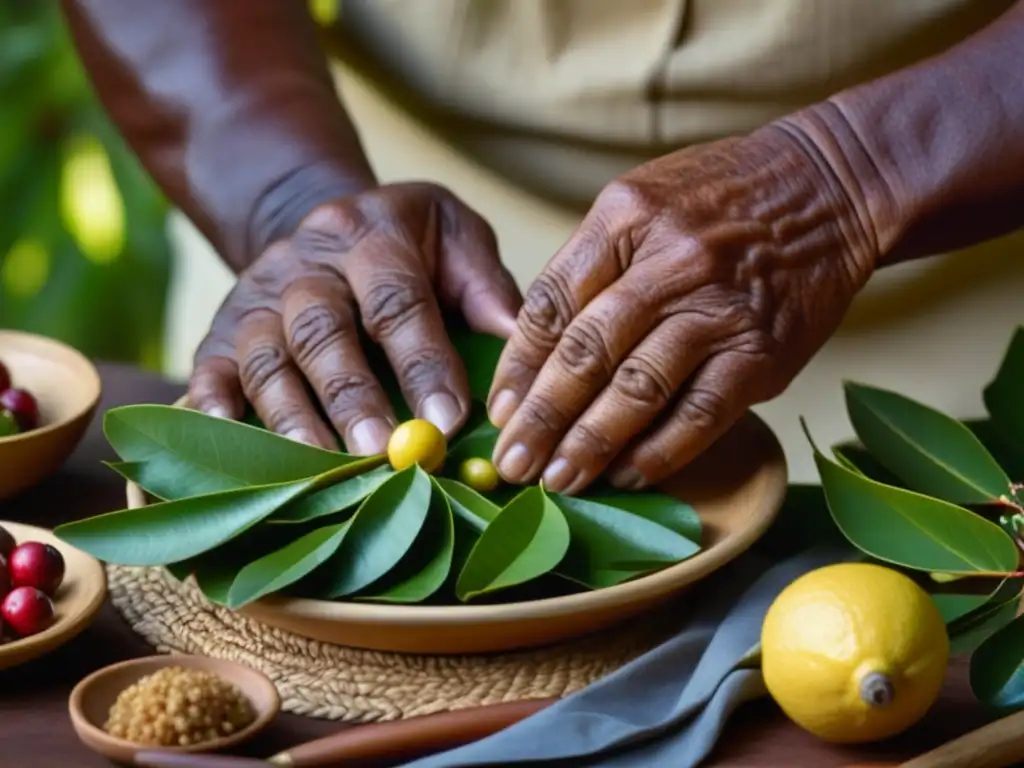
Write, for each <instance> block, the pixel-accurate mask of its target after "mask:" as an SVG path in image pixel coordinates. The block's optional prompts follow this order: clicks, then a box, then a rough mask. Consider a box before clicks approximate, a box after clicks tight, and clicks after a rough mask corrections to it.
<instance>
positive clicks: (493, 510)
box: [437, 477, 501, 532]
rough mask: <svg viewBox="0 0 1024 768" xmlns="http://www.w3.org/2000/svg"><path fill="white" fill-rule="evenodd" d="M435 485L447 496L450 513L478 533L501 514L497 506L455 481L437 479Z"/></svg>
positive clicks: (443, 478) (444, 478) (442, 478)
mask: <svg viewBox="0 0 1024 768" xmlns="http://www.w3.org/2000/svg"><path fill="white" fill-rule="evenodd" d="M437 484H438V485H439V486H440V487H441V489H442V490H443V491H444V492H445V494H446V495H447V496H448V503H449V504H450V505H451V509H452V512H453V513H454V514H455V515H456V516H457V517H459V518H461V519H462V520H463V521H465V522H466V523H467V524H469V525H470V526H471V527H472V528H474V529H475V530H477V531H479V532H482V531H483V530H484V528H486V527H487V524H488V523H490V522H491V521H492V520H494V518H496V517H497V516H498V513H500V512H501V507H499V506H498V505H497V504H495V503H494V502H492V501H491V500H490V499H487V498H485V497H484V496H482V495H481V494H479V493H477V492H476V491H474V490H473V489H472V488H470V487H469V486H468V485H464V484H462V483H460V482H458V481H457V480H450V479H449V478H447V477H439V478H437Z"/></svg>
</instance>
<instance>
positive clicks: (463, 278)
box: [189, 184, 521, 455]
mask: <svg viewBox="0 0 1024 768" xmlns="http://www.w3.org/2000/svg"><path fill="white" fill-rule="evenodd" d="M520 304H521V299H520V296H519V292H518V289H517V288H516V285H515V282H514V280H513V279H512V276H511V275H510V274H509V273H508V272H507V271H506V270H505V268H504V267H503V266H502V265H501V263H500V261H499V259H498V254H497V245H496V242H495V238H494V234H493V232H492V230H491V228H490V227H489V226H488V225H487V223H486V222H484V220H483V219H482V218H480V216H478V215H477V214H476V213H474V212H473V211H471V210H470V209H469V208H468V207H466V206H465V205H464V204H463V203H462V202H461V201H460V200H458V199H457V198H456V197H454V196H453V195H452V194H451V193H449V192H447V191H445V190H443V189H441V188H439V187H436V186H433V185H428V184H404V185H394V186H385V187H381V188H379V189H376V190H373V191H371V192H368V193H364V194H361V195H357V196H354V197H351V198H346V199H344V200H339V201H336V202H334V203H331V204H329V205H325V206H321V207H320V208H318V209H316V210H315V211H313V212H312V213H311V214H310V215H309V216H307V217H306V219H305V220H304V221H303V223H302V224H301V225H300V226H299V228H298V229H297V231H296V232H295V233H294V234H293V235H292V236H291V237H290V238H289V239H287V240H284V241H280V242H277V243H275V244H273V245H272V246H271V247H270V248H268V249H267V251H266V252H265V253H263V254H262V255H261V256H260V257H259V258H258V259H257V260H256V261H254V262H253V264H252V265H251V266H250V267H249V268H248V269H247V270H246V271H245V272H244V273H242V274H241V275H240V277H239V279H238V282H237V284H236V285H235V287H234V288H233V290H232V291H231V292H230V294H229V295H228V297H227V298H226V299H225V301H224V303H223V304H222V305H221V307H220V308H219V310H218V311H217V314H216V317H215V319H214V321H213V324H212V327H211V330H210V333H209V334H208V335H207V337H206V338H205V339H204V340H203V342H202V343H201V344H200V346H199V349H198V351H197V354H196V359H195V367H194V372H193V374H192V378H191V382H190V386H189V397H190V400H191V401H192V403H193V404H194V405H195V406H196V407H197V408H199V409H200V410H202V411H204V412H207V413H211V414H216V415H219V416H223V417H226V418H241V416H242V415H243V414H244V407H245V399H247V400H248V401H249V402H250V403H252V405H253V408H254V409H255V411H256V413H257V414H258V416H259V417H260V419H261V420H262V421H263V422H264V423H265V424H266V425H267V426H268V427H269V428H270V429H272V430H274V431H275V432H279V433H281V434H284V435H288V436H290V437H292V438H294V439H296V440H299V441H302V442H307V443H310V444H313V445H318V446H321V447H325V448H332V449H333V448H337V447H338V446H337V441H336V440H335V438H334V435H333V434H332V431H331V430H330V429H328V427H327V424H326V423H325V422H324V420H323V419H322V418H321V417H320V416H319V415H318V413H317V410H316V409H315V408H314V405H313V401H312V399H311V396H310V393H309V388H308V387H307V385H306V382H307V381H308V383H309V385H310V386H311V387H312V392H313V395H314V396H315V397H316V398H317V399H318V400H319V402H320V404H321V405H322V408H323V412H324V413H326V414H327V416H328V418H329V419H330V422H331V425H332V426H333V427H334V430H335V431H336V432H337V434H339V435H342V436H343V438H344V442H345V446H346V448H347V450H348V451H349V452H351V453H355V454H360V455H369V454H376V453H381V452H383V450H384V449H385V447H386V444H387V440H388V438H389V436H390V434H391V431H392V430H393V428H394V426H395V416H394V413H393V412H392V409H391V407H390V405H389V403H388V399H387V397H386V396H385V394H384V392H383V390H382V389H381V387H380V385H379V383H378V382H377V380H376V378H375V376H374V375H373V373H372V372H371V370H370V368H369V366H368V364H367V361H366V357H365V356H364V354H363V351H362V349H361V347H360V344H359V339H358V336H357V322H360V321H361V322H362V325H363V327H364V328H365V329H366V332H367V334H368V335H369V336H370V338H371V339H373V341H375V342H376V343H377V344H379V345H380V346H381V347H382V349H383V350H384V352H385V353H386V355H387V357H388V361H389V363H390V365H391V367H392V368H393V370H394V371H395V374H396V376H397V378H398V381H399V384H400V385H401V388H402V394H403V396H404V398H405V401H406V402H407V403H408V404H409V406H410V408H411V409H412V411H413V412H414V413H415V414H416V415H417V416H419V417H421V418H425V419H428V420H430V421H432V422H433V423H434V424H436V425H437V426H438V427H439V428H441V429H442V430H443V431H444V432H445V433H446V434H451V433H452V432H453V431H454V430H456V429H457V428H458V427H459V426H461V425H462V423H463V422H464V421H465V419H466V417H467V415H468V413H469V408H470V395H469V389H468V383H467V378H466V372H465V369H464V367H463V365H462V362H461V361H460V359H459V357H458V355H457V354H456V352H455V350H454V349H453V347H452V345H451V342H450V341H449V339H448V336H447V333H446V332H445V328H444V323H443V320H442V314H441V309H442V308H444V309H446V310H451V311H460V312H461V313H462V315H463V316H464V318H465V320H466V321H467V323H468V325H469V326H470V327H471V328H472V329H473V330H476V331H480V332H483V333H490V334H494V335H498V336H502V337H505V338H507V337H508V335H509V333H511V331H512V330H513V329H514V327H515V314H516V311H517V310H518V309H519V306H520ZM243 395H244V398H245V399H243Z"/></svg>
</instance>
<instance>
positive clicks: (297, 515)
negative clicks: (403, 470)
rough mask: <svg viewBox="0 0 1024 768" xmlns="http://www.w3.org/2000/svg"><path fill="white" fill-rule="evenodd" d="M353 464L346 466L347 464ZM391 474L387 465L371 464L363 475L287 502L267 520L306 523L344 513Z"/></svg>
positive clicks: (270, 521) (391, 471) (392, 471)
mask: <svg viewBox="0 0 1024 768" xmlns="http://www.w3.org/2000/svg"><path fill="white" fill-rule="evenodd" d="M354 463H355V462H353V464H348V465H346V466H350V467H351V466H353V465H354ZM393 474H394V470H392V469H391V467H390V466H388V465H385V466H383V467H380V466H378V467H375V468H374V469H372V470H370V471H369V472H367V473H365V474H362V475H356V476H355V477H353V478H350V479H348V480H344V481H342V482H340V483H338V484H337V485H332V486H329V487H327V488H324V489H323V490H320V491H316V492H315V493H311V494H309V495H308V496H304V497H302V498H301V499H297V500H295V501H293V502H292V503H290V504H287V505H286V506H284V507H282V508H281V509H279V510H278V511H277V512H275V513H274V514H273V515H271V517H270V519H269V520H268V521H267V522H268V523H288V524H292V523H308V522H309V521H310V520H316V519H317V518H320V517H326V516H327V515H333V514H335V513H337V512H344V511H345V510H347V509H350V508H351V507H354V506H355V505H356V504H359V503H360V502H361V501H362V500H363V499H365V498H366V497H367V496H369V495H370V494H371V493H373V492H374V491H375V490H377V488H379V487H380V486H381V484H382V483H384V482H385V481H387V479H388V478H389V477H391V475H393Z"/></svg>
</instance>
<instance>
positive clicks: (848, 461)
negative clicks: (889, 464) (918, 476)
mask: <svg viewBox="0 0 1024 768" xmlns="http://www.w3.org/2000/svg"><path fill="white" fill-rule="evenodd" d="M832 455H833V456H835V457H836V461H838V462H839V463H840V464H842V465H843V466H844V467H846V468H847V469H852V470H853V471H854V472H859V473H860V474H862V475H864V476H865V477H870V478H871V479H872V480H876V481H878V482H879V483H885V484H886V485H894V486H896V487H897V488H904V487H906V484H905V483H904V482H903V481H902V480H900V479H899V478H898V477H896V475H894V474H893V473H892V472H890V471H889V470H887V469H886V468H885V467H883V466H882V465H881V464H879V463H878V460H877V459H876V458H875V457H874V456H872V455H871V454H870V453H868V451H867V449H865V448H864V446H863V445H861V444H860V443H858V442H856V441H851V442H846V443H838V444H837V445H833V446H832Z"/></svg>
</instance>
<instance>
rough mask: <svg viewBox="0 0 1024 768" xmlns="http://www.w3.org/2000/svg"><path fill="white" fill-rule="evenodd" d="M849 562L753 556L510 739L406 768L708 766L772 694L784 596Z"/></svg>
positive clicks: (515, 729)
mask: <svg viewBox="0 0 1024 768" xmlns="http://www.w3.org/2000/svg"><path fill="white" fill-rule="evenodd" d="M848 557H849V553H848V552H845V551H842V550H814V551H807V552H804V553H801V554H799V555H797V556H795V557H792V558H790V559H787V560H784V561H782V562H781V563H778V564H775V565H772V563H771V562H770V561H768V560H767V559H766V558H764V557H763V556H759V555H756V554H752V553H748V554H745V555H743V556H741V557H740V558H739V559H737V560H736V561H734V562H733V563H731V564H730V565H728V566H726V567H725V568H723V569H722V570H720V571H719V572H717V573H716V574H714V575H713V576H712V577H710V578H709V579H708V580H707V581H705V582H704V583H702V584H701V585H700V586H699V587H698V588H697V589H695V590H694V598H695V603H694V606H693V612H692V616H691V618H690V619H689V620H688V621H687V623H686V625H685V628H684V629H683V631H682V632H680V633H679V634H678V635H676V636H674V637H672V638H670V639H669V640H667V641H666V642H664V643H662V644H661V645H660V646H658V647H657V648H655V649H653V650H651V651H649V652H648V653H646V654H644V655H643V656H640V657H639V658H637V659H634V660H633V661H632V662H630V663H629V664H627V665H626V666H624V667H622V668H621V669H619V670H618V671H616V672H614V673H613V674H611V675H609V676H608V677H606V678H604V679H603V680H600V681H598V682H597V683H594V684H593V685H590V686H588V687H587V688H584V689H583V690H581V691H578V692H577V693H575V694H572V695H571V696H568V697H566V698H565V699H562V700H561V701H559V702H556V703H555V704H553V705H551V706H550V707H548V708H547V709H544V710H542V711H541V712H538V713H537V714H535V715H533V716H532V717H529V718H527V719H526V720H523V721H521V722H519V723H516V724H515V725H513V726H511V727H509V728H506V729H505V730H503V731H501V732H500V733H496V734H494V735H492V736H489V737H487V738H485V739H481V740H480V741H477V742H474V743H472V744H467V745H465V746H462V747H458V748H456V749H453V750H449V751H448V752H443V753H439V754H435V755H431V756H429V757H424V758H420V759H418V760H414V761H413V762H411V763H407V764H406V766H405V768H471V767H473V766H509V765H533V766H561V765H572V766H583V765H587V766H597V767H599V768H626V766H630V767H631V768H632V767H634V766H662V765H664V766H671V767H672V768H691V766H696V765H699V764H700V763H701V761H703V760H704V759H705V758H706V757H707V756H708V755H709V754H710V752H711V750H712V749H713V748H714V745H715V743H716V741H717V740H718V737H719V735H720V734H721V732H722V729H723V726H724V725H725V723H726V721H727V720H728V718H729V716H730V715H731V714H732V712H733V711H734V710H735V709H736V708H737V707H738V706H739V705H740V704H742V703H744V702H746V701H749V700H750V699H752V698H756V697H758V696H762V695H764V693H765V690H764V682H763V680H762V678H761V672H760V669H759V668H758V667H757V664H756V655H757V649H758V646H759V642H760V635H761V624H762V623H763V621H764V616H765V613H766V612H767V611H768V607H769V606H770V605H771V604H772V602H773V601H774V600H775V597H776V596H777V595H778V594H779V592H781V591H782V590H783V589H784V588H785V587H786V585H787V584H789V583H790V582H791V581H793V580H794V579H795V578H797V577H798V576H800V575H801V574H803V573H806V572H808V571H810V570H813V569H814V568H818V567H820V566H823V565H827V564H830V563H834V562H839V561H841V560H844V559H847V558H848Z"/></svg>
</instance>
